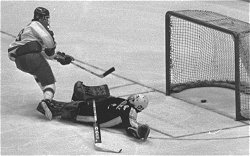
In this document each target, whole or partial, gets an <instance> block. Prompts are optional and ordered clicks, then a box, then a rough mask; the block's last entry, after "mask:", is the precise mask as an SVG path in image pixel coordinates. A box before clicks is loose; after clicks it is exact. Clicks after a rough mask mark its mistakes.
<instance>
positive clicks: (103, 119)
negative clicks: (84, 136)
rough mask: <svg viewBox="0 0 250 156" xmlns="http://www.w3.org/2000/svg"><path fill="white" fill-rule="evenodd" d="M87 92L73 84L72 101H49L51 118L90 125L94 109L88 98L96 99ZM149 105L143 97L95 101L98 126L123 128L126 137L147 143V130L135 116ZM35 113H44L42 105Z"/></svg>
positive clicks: (79, 83) (81, 85) (147, 127)
mask: <svg viewBox="0 0 250 156" xmlns="http://www.w3.org/2000/svg"><path fill="white" fill-rule="evenodd" d="M89 90H91V88H90V89H88V88H87V89H86V86H85V85H84V84H83V83H82V82H81V81H78V82H76V83H75V85H74V92H73V96H72V102H68V103H63V102H61V103H60V102H55V103H53V102H52V103H51V104H50V105H48V107H49V108H50V110H51V112H52V114H53V116H54V117H55V116H60V117H61V119H65V120H71V121H73V122H80V123H81V122H83V123H93V122H94V117H93V106H92V102H91V100H88V99H91V98H95V95H93V94H92V95H93V97H89V95H87V94H88V92H89ZM99 90H100V92H99V93H101V92H104V91H103V90H102V89H99ZM99 93H98V94H99ZM101 94H102V93H101ZM97 96H98V95H97ZM148 102H149V101H148V98H147V97H146V96H145V95H142V94H135V95H131V96H129V97H128V98H127V99H123V98H118V97H113V96H107V97H102V98H99V99H96V111H97V120H98V123H99V124H100V127H115V126H119V127H122V128H124V129H125V130H126V132H127V133H128V134H129V135H132V136H134V137H135V138H137V139H142V140H146V139H147V137H148V135H149V133H150V128H149V126H148V125H146V124H139V123H138V122H137V115H138V113H140V112H141V111H143V110H144V109H145V108H147V106H148ZM37 110H38V111H39V112H41V113H43V114H44V112H43V111H42V109H41V106H38V109H37Z"/></svg>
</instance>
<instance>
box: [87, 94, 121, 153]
mask: <svg viewBox="0 0 250 156" xmlns="http://www.w3.org/2000/svg"><path fill="white" fill-rule="evenodd" d="M92 103H93V112H94V124H93V128H94V139H95V142H94V147H95V149H96V150H98V151H103V152H112V153H121V151H122V149H112V147H110V146H105V145H104V144H103V143H102V140H101V130H100V125H99V123H98V122H97V113H96V104H95V100H94V99H93V100H92Z"/></svg>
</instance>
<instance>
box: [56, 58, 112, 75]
mask: <svg viewBox="0 0 250 156" xmlns="http://www.w3.org/2000/svg"><path fill="white" fill-rule="evenodd" d="M68 56H69V57H71V58H72V61H76V62H79V63H82V64H86V63H84V62H83V61H80V60H78V59H75V58H74V57H72V56H70V55H68ZM59 58H63V56H60V55H57V56H56V57H55V58H54V59H55V60H58V59H59ZM72 61H71V64H73V65H75V66H77V67H79V68H81V69H83V70H85V71H87V72H89V73H91V74H93V75H95V76H97V77H100V78H104V77H105V76H107V75H108V74H110V73H112V72H113V71H115V68H114V67H112V68H110V69H109V70H107V71H105V72H104V73H103V74H97V73H95V72H93V71H91V70H89V69H87V68H85V67H83V66H81V65H79V64H76V63H74V62H72ZM87 65H88V64H87ZM92 67H94V66H92ZM95 68H96V67H95Z"/></svg>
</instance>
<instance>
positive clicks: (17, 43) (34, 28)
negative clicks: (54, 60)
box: [8, 21, 56, 61]
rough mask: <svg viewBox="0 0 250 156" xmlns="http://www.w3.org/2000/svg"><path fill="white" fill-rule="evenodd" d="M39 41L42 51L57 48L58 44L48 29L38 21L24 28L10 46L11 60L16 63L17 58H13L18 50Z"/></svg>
mask: <svg viewBox="0 0 250 156" xmlns="http://www.w3.org/2000/svg"><path fill="white" fill-rule="evenodd" d="M32 41H37V42H38V43H40V44H41V46H42V49H43V50H44V49H45V48H49V49H51V48H55V46H56V43H55V41H54V39H53V37H52V36H51V35H50V33H49V32H48V31H47V30H46V28H45V27H44V26H43V25H42V24H41V23H40V22H38V21H32V22H31V23H30V24H29V25H27V26H26V27H24V28H23V29H22V30H21V31H20V32H19V34H18V35H17V37H16V39H15V40H14V41H13V42H12V43H11V44H10V45H9V49H8V52H9V55H8V56H9V58H10V60H12V61H14V60H15V58H14V57H12V56H13V55H11V54H15V52H16V50H17V49H18V48H19V47H21V46H23V45H25V44H26V43H28V42H32Z"/></svg>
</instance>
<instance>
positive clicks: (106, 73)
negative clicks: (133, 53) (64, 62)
mask: <svg viewBox="0 0 250 156" xmlns="http://www.w3.org/2000/svg"><path fill="white" fill-rule="evenodd" d="M74 61H76V62H78V63H81V64H85V65H88V66H91V67H93V68H95V69H99V70H100V68H98V67H95V66H93V65H90V64H88V63H86V62H83V61H81V60H78V59H75V58H74ZM113 71H115V68H114V67H111V68H110V69H109V70H107V71H105V72H104V73H103V74H101V78H103V77H105V76H107V75H108V74H110V73H112V72H113ZM94 75H95V74H94Z"/></svg>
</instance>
